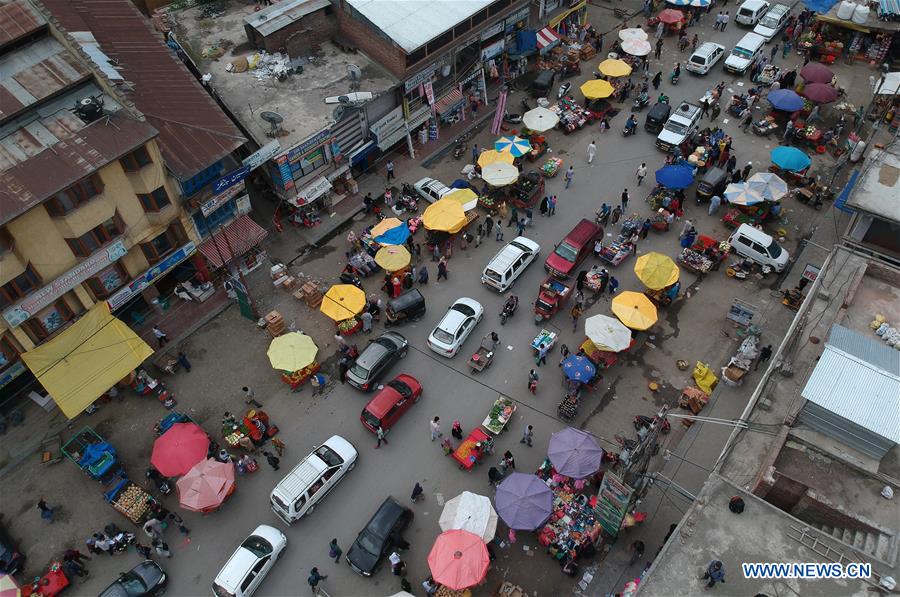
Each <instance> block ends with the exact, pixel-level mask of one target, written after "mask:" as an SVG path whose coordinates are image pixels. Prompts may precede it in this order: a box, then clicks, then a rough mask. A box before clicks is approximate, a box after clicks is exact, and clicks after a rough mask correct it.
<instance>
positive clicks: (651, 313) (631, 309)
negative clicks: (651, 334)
mask: <svg viewBox="0 0 900 597" xmlns="http://www.w3.org/2000/svg"><path fill="white" fill-rule="evenodd" d="M611 308H612V312H613V314H614V315H615V316H616V317H618V318H619V321H621V322H622V323H624V324H625V325H627V326H628V327H630V328H631V329H633V330H646V329H647V328H649V327H651V326H652V325H653V324H654V323H656V321H657V315H656V305H654V304H653V303H652V302H650V299H648V298H647V297H646V296H644V295H643V293H640V292H632V291H630V290H626V291H625V292H622V293H620V294H618V295H616V297H615V298H614V299H613V300H612V305H611Z"/></svg>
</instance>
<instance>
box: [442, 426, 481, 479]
mask: <svg viewBox="0 0 900 597" xmlns="http://www.w3.org/2000/svg"><path fill="white" fill-rule="evenodd" d="M490 439H491V438H490V436H488V434H487V433H485V432H484V431H482V430H481V427H476V428H475V429H473V430H472V431H471V433H469V435H468V436H467V437H466V438H465V439H464V440H463V441H462V443H461V444H459V447H458V448H456V449H455V450H454V451H453V452H452V453H451V454H450V456H452V457H453V459H454V460H455V461H457V462H458V463H459V468H461V469H464V470H467V471H468V470H472V467H473V466H475V465H476V464H478V462H479V461H480V460H481V459H482V457H483V456H484V455H485V454H486V452H485V449H484V448H485V446H486V444H488V443H489V442H490Z"/></svg>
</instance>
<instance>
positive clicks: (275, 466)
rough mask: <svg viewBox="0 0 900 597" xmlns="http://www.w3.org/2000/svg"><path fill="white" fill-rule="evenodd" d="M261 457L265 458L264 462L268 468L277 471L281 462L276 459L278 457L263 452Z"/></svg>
mask: <svg viewBox="0 0 900 597" xmlns="http://www.w3.org/2000/svg"><path fill="white" fill-rule="evenodd" d="M263 456H265V457H266V462H268V463H269V466H271V467H272V470H273V471H277V470H278V463H279V462H281V460H280V459H279V458H278V456H275V455H274V454H272V453H271V452H263Z"/></svg>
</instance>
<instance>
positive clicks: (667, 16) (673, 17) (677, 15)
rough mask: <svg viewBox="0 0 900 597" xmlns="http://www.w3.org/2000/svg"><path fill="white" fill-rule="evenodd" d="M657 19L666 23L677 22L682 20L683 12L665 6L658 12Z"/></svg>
mask: <svg viewBox="0 0 900 597" xmlns="http://www.w3.org/2000/svg"><path fill="white" fill-rule="evenodd" d="M659 20H660V21H662V22H663V23H666V24H668V25H672V24H673V23H679V22H681V21H683V20H684V13H683V12H681V11H680V10H675V9H674V8H667V9H665V10H664V11H662V12H660V13H659Z"/></svg>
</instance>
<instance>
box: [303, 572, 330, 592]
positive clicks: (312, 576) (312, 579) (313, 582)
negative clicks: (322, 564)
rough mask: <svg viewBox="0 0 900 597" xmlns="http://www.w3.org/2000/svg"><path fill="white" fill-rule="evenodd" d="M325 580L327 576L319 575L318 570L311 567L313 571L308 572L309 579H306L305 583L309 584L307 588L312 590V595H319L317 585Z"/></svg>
mask: <svg viewBox="0 0 900 597" xmlns="http://www.w3.org/2000/svg"><path fill="white" fill-rule="evenodd" d="M327 578H328V575H327V574H326V575H324V576H323V575H321V574H319V569H318V568H315V567H313V569H312V570H310V571H309V578H307V579H306V582H308V583H309V588H311V589H312V591H313V595H318V594H319V583H320V582H322V581H323V580H326V579H327Z"/></svg>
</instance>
